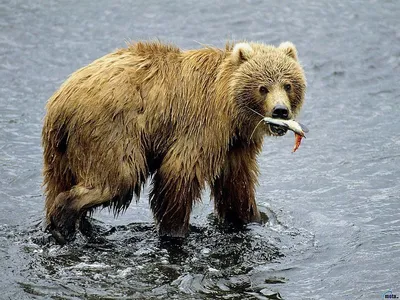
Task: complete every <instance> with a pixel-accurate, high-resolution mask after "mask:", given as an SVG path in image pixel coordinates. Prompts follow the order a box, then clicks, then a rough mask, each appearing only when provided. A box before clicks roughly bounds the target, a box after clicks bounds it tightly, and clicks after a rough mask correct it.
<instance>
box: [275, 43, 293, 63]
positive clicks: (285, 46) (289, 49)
mask: <svg viewBox="0 0 400 300" xmlns="http://www.w3.org/2000/svg"><path fill="white" fill-rule="evenodd" d="M279 49H281V50H282V51H283V52H284V53H285V54H286V55H287V56H289V57H291V58H293V59H294V60H297V49H296V46H295V45H293V43H291V42H284V43H281V44H280V45H279Z"/></svg>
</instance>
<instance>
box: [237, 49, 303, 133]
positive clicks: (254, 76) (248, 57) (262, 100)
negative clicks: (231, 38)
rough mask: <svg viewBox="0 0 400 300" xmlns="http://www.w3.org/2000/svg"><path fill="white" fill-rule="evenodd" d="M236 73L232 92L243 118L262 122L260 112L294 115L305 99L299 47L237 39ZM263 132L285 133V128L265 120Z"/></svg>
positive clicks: (278, 115)
mask: <svg viewBox="0 0 400 300" xmlns="http://www.w3.org/2000/svg"><path fill="white" fill-rule="evenodd" d="M230 59H231V63H232V65H233V70H234V71H233V74H232V77H231V81H230V92H231V95H232V96H233V98H234V101H235V102H236V103H237V105H238V107H239V110H240V115H239V118H240V119H241V120H242V122H245V123H246V124H248V125H250V126H254V128H255V126H256V125H257V124H258V123H260V120H261V116H267V117H273V118H280V119H294V118H295V117H296V116H297V114H298V113H299V111H300V108H301V106H302V104H303V101H304V95H305V89H306V79H305V76H304V71H303V69H302V67H301V65H300V64H299V62H298V59H297V50H296V47H295V46H294V45H293V44H292V43H290V42H284V43H282V44H280V45H279V47H274V46H269V45H264V44H260V43H238V44H236V45H235V46H234V47H233V48H232V51H231V53H230ZM259 128H260V129H259V130H258V131H260V130H261V131H262V132H260V133H263V134H268V135H283V134H285V133H286V130H281V129H279V128H276V127H273V126H267V125H265V124H262V125H261V126H259Z"/></svg>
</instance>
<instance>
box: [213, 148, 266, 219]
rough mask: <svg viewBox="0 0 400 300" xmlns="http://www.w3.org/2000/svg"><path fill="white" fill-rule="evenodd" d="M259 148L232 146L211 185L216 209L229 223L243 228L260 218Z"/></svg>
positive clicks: (220, 216)
mask: <svg viewBox="0 0 400 300" xmlns="http://www.w3.org/2000/svg"><path fill="white" fill-rule="evenodd" d="M259 148H260V147H258V146H257V145H240V146H235V147H232V148H231V149H230V150H229V152H228V157H227V159H226V162H225V165H224V167H223V169H222V171H221V174H220V176H219V177H218V178H217V179H216V180H215V181H214V184H213V185H212V187H211V194H212V196H213V198H214V209H215V212H216V214H217V216H218V218H219V219H220V220H221V221H223V222H224V223H226V224H230V225H234V226H237V227H241V226H243V225H245V224H247V223H250V222H260V220H261V219H260V213H259V211H258V209H257V204H256V202H255V186H256V184H257V176H258V167H257V161H256V156H257V154H258V152H259Z"/></svg>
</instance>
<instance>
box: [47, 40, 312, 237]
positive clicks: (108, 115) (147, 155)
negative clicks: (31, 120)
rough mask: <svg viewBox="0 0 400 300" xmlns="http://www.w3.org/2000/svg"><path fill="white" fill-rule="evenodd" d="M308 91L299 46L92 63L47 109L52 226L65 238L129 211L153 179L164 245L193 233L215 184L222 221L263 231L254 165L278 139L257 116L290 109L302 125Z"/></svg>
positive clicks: (131, 55)
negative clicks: (194, 213)
mask: <svg viewBox="0 0 400 300" xmlns="http://www.w3.org/2000/svg"><path fill="white" fill-rule="evenodd" d="M285 83H286V84H287V83H289V84H290V85H291V87H292V89H291V90H290V91H285V90H284V89H283V85H284V84H285ZM260 85H263V86H267V87H268V90H269V93H268V94H267V95H261V94H260V93H259V86H260ZM304 92H305V78H304V74H303V70H302V68H301V66H300V65H299V63H298V62H297V51H296V49H295V48H294V46H293V45H292V44H291V43H285V44H282V47H273V46H268V45H264V44H260V43H241V44H238V46H236V47H235V45H234V44H232V45H229V44H227V46H226V48H225V49H217V48H213V47H205V48H202V49H198V50H188V51H181V50H180V49H179V48H177V47H175V46H172V45H165V44H161V43H159V42H138V43H134V44H131V45H129V46H128V47H127V48H125V49H120V50H117V51H115V52H114V53H111V54H108V55H106V56H104V57H102V58H100V59H97V60H95V61H94V62H93V63H91V64H89V65H88V66H86V67H83V68H81V69H80V70H78V71H76V72H75V73H73V74H72V75H71V76H70V77H69V78H68V79H67V80H66V82H65V83H64V84H63V85H62V86H61V87H60V89H59V90H58V91H57V92H56V93H55V94H54V95H53V96H52V97H51V98H50V99H49V101H48V104H47V114H46V117H45V120H44V127H43V133H42V142H43V147H44V184H45V186H46V218H47V223H48V224H49V226H50V227H51V228H52V230H53V232H56V233H55V235H60V236H62V237H68V236H69V235H71V234H73V232H74V231H75V226H76V224H77V222H78V220H79V219H80V218H81V217H82V216H84V215H85V214H86V213H87V212H90V211H91V210H92V209H93V208H95V207H98V206H111V207H112V208H113V209H114V211H115V212H117V213H118V212H120V211H121V210H123V209H124V208H126V207H127V206H128V205H129V203H130V201H131V199H132V197H133V194H134V193H135V194H136V195H137V196H139V194H140V191H141V187H142V185H143V184H144V183H145V181H146V179H147V178H148V177H149V176H152V191H151V193H150V203H151V208H152V210H153V213H154V216H155V220H156V223H157V224H158V227H159V231H160V234H162V235H171V236H183V235H185V233H186V231H187V229H188V224H189V216H190V212H191V208H192V204H193V203H194V201H197V200H199V198H200V193H201V190H202V189H203V188H204V187H205V185H206V184H208V185H210V187H211V190H212V194H213V196H214V198H215V209H216V213H217V215H218V216H219V217H220V218H221V219H222V220H226V221H229V222H232V223H234V224H245V223H248V222H251V221H258V220H259V213H258V210H257V206H256V203H255V199H254V194H255V185H256V182H257V173H258V170H257V164H256V156H257V154H258V153H259V152H260V150H261V146H262V141H263V136H264V135H265V134H272V133H271V132H270V129H269V127H268V126H266V125H264V124H261V125H259V126H258V127H257V128H256V126H257V124H259V121H260V119H261V118H260V116H259V115H257V114H256V113H254V111H257V112H258V113H259V114H262V115H265V116H270V115H271V111H272V109H273V106H274V105H276V104H277V103H282V104H285V105H286V106H287V107H288V108H289V110H290V116H295V115H296V114H297V113H298V111H299V109H300V107H301V105H302V103H303V99H304ZM253 110H254V111H253ZM255 128H256V130H255ZM59 241H60V242H62V238H60V240H59Z"/></svg>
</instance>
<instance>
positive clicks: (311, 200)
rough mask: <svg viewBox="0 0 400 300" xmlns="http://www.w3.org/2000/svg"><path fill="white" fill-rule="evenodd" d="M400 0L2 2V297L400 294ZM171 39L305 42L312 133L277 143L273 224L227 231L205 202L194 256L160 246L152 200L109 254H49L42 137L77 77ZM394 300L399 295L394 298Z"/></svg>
mask: <svg viewBox="0 0 400 300" xmlns="http://www.w3.org/2000/svg"><path fill="white" fill-rule="evenodd" d="M399 16H400V2H399V1H383V0H379V1H361V0H357V1H337V2H336V1H330V0H324V1H306V0H297V1H250V0H249V1H216V2H214V1H208V0H206V1H190V2H187V3H186V4H184V3H183V1H182V2H181V1H176V2H174V1H168V2H167V1H159V2H157V1H131V2H128V1H122V0H117V1H105V0H100V1H76V0H73V1H23V0H20V1H7V0H3V1H0V82H1V84H0V270H1V272H0V291H1V293H0V299H281V298H282V299H382V298H384V293H387V294H388V295H389V294H390V293H392V294H394V295H397V297H400V182H399V181H400V180H399V179H400V138H399V137H400V134H399V132H400V118H399V113H400V109H399V105H400V101H399V98H400V84H399V83H400V76H399V74H400V21H399ZM154 38H159V39H160V40H162V41H169V42H173V43H175V44H177V45H179V46H180V47H182V48H193V47H194V48H195V47H200V46H199V43H205V44H213V45H216V46H223V45H224V43H225V41H226V40H231V39H247V40H257V41H263V42H266V43H271V44H279V43H280V42H281V41H285V40H291V41H293V42H294V43H295V44H296V46H297V48H298V51H299V57H300V60H301V62H302V64H303V66H304V68H305V72H306V75H307V79H308V92H307V96H306V103H305V105H304V109H303V112H302V115H301V118H300V119H301V120H302V121H303V122H304V123H305V124H307V125H308V126H309V128H310V133H309V135H308V137H307V139H306V140H304V142H303V144H302V146H301V147H300V149H299V150H298V152H296V153H295V154H292V153H291V148H292V145H293V135H292V134H291V133H288V134H287V135H286V136H285V137H282V138H269V139H266V140H265V144H264V151H263V153H262V155H261V156H260V159H259V163H260V169H261V175H260V178H259V181H260V185H259V187H258V190H257V202H258V204H259V206H260V209H261V211H262V212H263V213H264V214H265V215H266V216H268V222H267V223H266V224H265V225H264V226H260V225H251V226H249V227H248V230H246V231H243V232H239V233H237V232H236V233H233V232H229V231H224V230H222V229H221V228H218V226H216V225H215V219H214V218H213V216H212V203H210V201H209V193H208V192H207V191H206V192H205V193H204V196H203V203H202V204H200V205H198V206H196V208H195V210H194V212H193V214H192V219H191V223H192V228H191V233H190V235H189V237H188V238H187V239H186V241H185V242H184V243H182V244H173V243H168V242H162V241H160V240H159V239H158V238H157V235H156V233H155V230H154V227H153V225H154V224H153V220H152V216H151V213H150V210H149V205H148V201H147V192H146V193H144V195H143V197H142V198H141V200H140V201H139V203H137V204H135V203H133V204H132V205H131V207H130V208H129V209H128V211H127V212H126V213H125V214H123V215H122V216H120V217H119V218H118V219H116V220H114V218H113V216H112V215H111V214H109V213H108V212H107V211H106V210H105V211H101V212H99V213H96V214H95V215H94V218H95V220H94V223H95V224H96V228H98V230H99V234H100V235H102V236H103V237H104V241H103V242H91V241H89V242H88V241H86V240H85V239H84V238H83V237H81V236H78V238H77V240H76V241H75V242H74V243H72V244H70V245H68V246H65V247H59V246H57V245H55V244H53V243H51V242H50V243H46V242H45V240H46V236H45V235H44V234H43V232H42V227H41V220H42V217H43V203H44V197H43V191H42V189H41V182H42V178H41V168H42V157H41V146H40V131H41V126H42V119H43V116H44V106H45V103H46V101H47V99H48V98H49V97H50V96H51V94H52V93H53V92H54V91H55V90H56V89H57V88H58V87H59V85H60V84H61V83H62V82H63V81H64V80H65V79H66V77H67V76H68V75H69V74H70V73H72V72H73V71H74V70H76V69H77V68H79V67H81V66H84V65H85V64H87V63H89V62H91V61H92V60H94V59H96V58H98V57H100V56H102V55H104V54H106V53H108V52H110V51H112V50H114V49H116V48H118V47H123V46H124V45H125V41H128V40H138V39H154ZM389 290H391V292H390V291H389Z"/></svg>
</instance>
